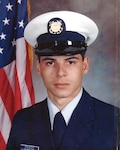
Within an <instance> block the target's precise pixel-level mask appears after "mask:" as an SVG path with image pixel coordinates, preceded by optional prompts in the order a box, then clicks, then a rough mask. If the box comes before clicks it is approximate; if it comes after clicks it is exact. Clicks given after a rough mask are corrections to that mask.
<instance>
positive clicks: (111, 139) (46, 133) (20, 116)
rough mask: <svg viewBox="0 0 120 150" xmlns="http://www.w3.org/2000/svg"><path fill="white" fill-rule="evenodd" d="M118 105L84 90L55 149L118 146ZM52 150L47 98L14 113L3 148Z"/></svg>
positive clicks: (96, 149) (93, 149) (97, 149)
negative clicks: (108, 102) (59, 143)
mask: <svg viewBox="0 0 120 150" xmlns="http://www.w3.org/2000/svg"><path fill="white" fill-rule="evenodd" d="M118 113H119V110H118V108H115V107H114V106H112V105H109V104H106V103H104V102H102V101H99V100H97V99H95V98H93V97H91V96H90V95H89V94H88V93H87V92H86V91H85V90H84V91H83V95H82V98H81V100H80V101H79V103H78V105H77V107H76V108H75V110H74V112H73V114H72V117H71V119H70V122H69V124H68V126H67V129H66V131H65V134H64V137H63V139H62V142H61V145H60V149H59V150H118V149H117V148H118V145H119V132H120V131H119V119H118V117H119V116H118ZM20 149H21V150H38V149H39V150H56V148H55V144H54V141H53V137H52V131H51V127H50V119H49V112H48V106H47V100H46V99H45V100H44V101H42V102H40V103H37V104H35V105H33V106H32V107H29V108H25V109H23V110H20V111H18V112H17V113H16V115H15V117H14V119H13V124H12V129H11V132H10V137H9V140H8V143H7V150H20Z"/></svg>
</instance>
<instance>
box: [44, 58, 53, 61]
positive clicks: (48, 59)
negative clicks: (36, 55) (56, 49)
mask: <svg viewBox="0 0 120 150" xmlns="http://www.w3.org/2000/svg"><path fill="white" fill-rule="evenodd" d="M46 60H55V59H54V58H50V57H45V58H43V59H42V61H46Z"/></svg>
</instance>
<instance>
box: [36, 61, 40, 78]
mask: <svg viewBox="0 0 120 150" xmlns="http://www.w3.org/2000/svg"><path fill="white" fill-rule="evenodd" d="M36 71H37V74H38V75H39V76H41V69H40V62H39V60H36Z"/></svg>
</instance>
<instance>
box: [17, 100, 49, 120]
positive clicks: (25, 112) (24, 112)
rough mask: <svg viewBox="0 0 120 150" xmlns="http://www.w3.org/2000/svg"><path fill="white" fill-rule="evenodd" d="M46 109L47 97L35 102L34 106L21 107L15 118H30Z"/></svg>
mask: <svg viewBox="0 0 120 150" xmlns="http://www.w3.org/2000/svg"><path fill="white" fill-rule="evenodd" d="M44 109H47V99H45V100H43V101H41V102H38V103H35V104H33V105H32V106H29V107H26V108H23V109H20V110H18V111H17V112H16V114H15V116H14V118H19V117H20V118H28V117H31V116H33V115H36V114H38V113H39V114H41V113H42V112H43V111H44Z"/></svg>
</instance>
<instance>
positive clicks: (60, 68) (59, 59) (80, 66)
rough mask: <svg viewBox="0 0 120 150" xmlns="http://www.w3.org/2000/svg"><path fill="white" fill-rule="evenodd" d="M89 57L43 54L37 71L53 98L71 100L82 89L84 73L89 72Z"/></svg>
mask: <svg viewBox="0 0 120 150" xmlns="http://www.w3.org/2000/svg"><path fill="white" fill-rule="evenodd" d="M88 68H89V62H88V57H85V58H84V60H83V59H82V57H81V55H80V54H76V55H71V56H41V57H40V61H37V72H38V74H39V75H40V76H41V77H42V79H43V82H44V84H45V86H46V88H47V92H48V96H49V97H50V99H51V100H53V101H56V100H57V99H67V100H68V101H71V100H72V99H73V98H74V97H75V96H76V95H77V94H78V93H79V91H80V89H81V86H82V78H83V75H84V74H86V73H87V72H88Z"/></svg>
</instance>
